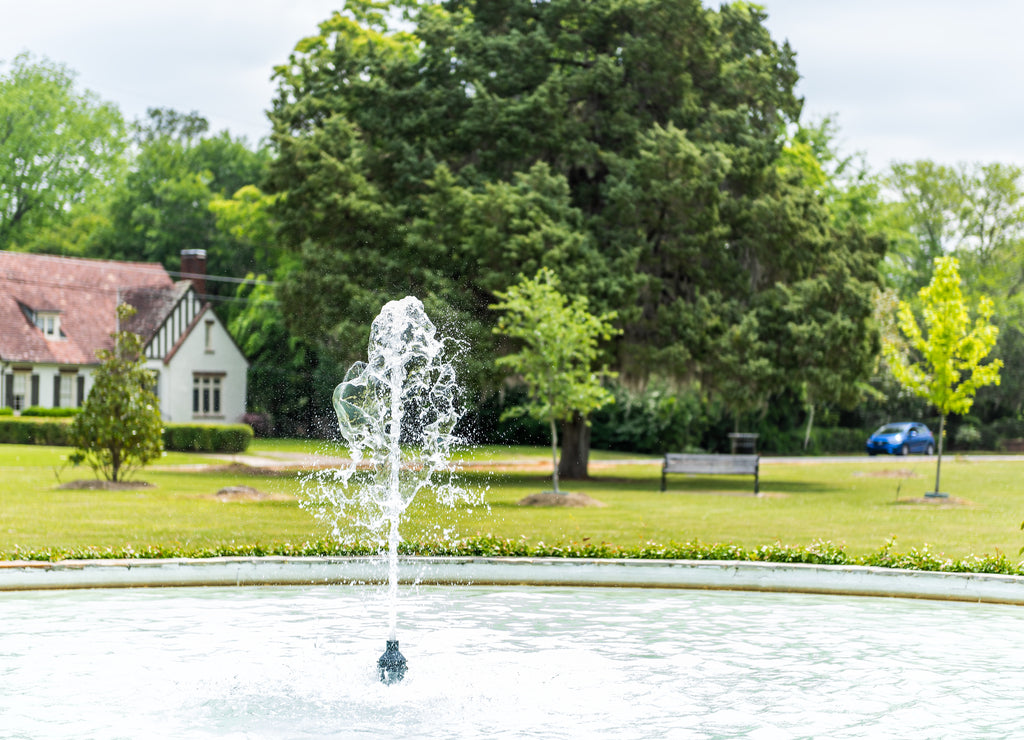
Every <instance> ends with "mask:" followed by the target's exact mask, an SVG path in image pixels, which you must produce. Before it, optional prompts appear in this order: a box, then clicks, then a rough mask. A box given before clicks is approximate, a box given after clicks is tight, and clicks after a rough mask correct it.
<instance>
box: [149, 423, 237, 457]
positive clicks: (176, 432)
mask: <svg viewBox="0 0 1024 740" xmlns="http://www.w3.org/2000/svg"><path fill="white" fill-rule="evenodd" d="M252 438H253V431H252V427H250V426H249V425H248V424H167V425H166V426H165V427H164V449H167V450H176V451H178V452H245V450H246V449H247V448H248V447H249V442H251V441H252Z"/></svg>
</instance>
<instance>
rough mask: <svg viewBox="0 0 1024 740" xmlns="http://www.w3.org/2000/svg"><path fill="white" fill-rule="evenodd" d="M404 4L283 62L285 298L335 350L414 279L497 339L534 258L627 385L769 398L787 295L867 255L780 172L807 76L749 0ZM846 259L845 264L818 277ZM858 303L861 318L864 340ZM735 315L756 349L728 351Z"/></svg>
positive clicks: (354, 344)
mask: <svg viewBox="0 0 1024 740" xmlns="http://www.w3.org/2000/svg"><path fill="white" fill-rule="evenodd" d="M385 6H387V7H385ZM394 6H401V7H403V8H405V9H406V10H407V13H408V24H405V25H402V27H401V28H400V29H397V28H392V27H390V26H389V25H388V24H389V21H388V18H389V17H390V16H389V15H388V13H386V12H384V11H385V10H387V9H388V8H392V9H394V8H393V7H392V6H391V5H388V4H386V3H371V2H362V3H356V4H350V5H348V6H347V9H346V11H344V12H343V13H338V14H335V15H334V16H332V17H331V18H330V19H328V20H327V21H325V22H324V23H323V24H321V26H320V33H319V34H317V35H314V36H311V37H309V38H307V39H304V40H303V41H302V42H300V43H299V45H298V46H297V47H296V51H295V53H294V54H293V55H292V57H291V58H290V59H289V61H288V63H287V64H285V65H282V66H280V67H279V68H278V69H277V72H276V75H277V81H278V86H279V89H278V94H277V97H276V99H275V101H274V105H273V109H272V111H271V114H270V115H271V119H272V121H273V123H274V134H273V140H274V143H275V145H276V147H277V149H278V151H279V157H278V158H277V159H276V160H275V162H274V164H273V167H272V169H271V175H270V178H269V179H268V191H269V192H271V193H273V194H277V195H279V196H280V197H279V198H278V200H277V201H275V206H274V209H275V213H276V215H277V217H278V218H279V219H280V221H281V223H282V225H283V230H282V234H283V236H284V237H285V238H286V240H287V242H288V243H289V244H290V245H291V246H292V247H293V248H294V249H296V250H301V253H302V255H303V259H304V260H305V261H306V262H307V264H308V268H307V269H306V270H304V271H303V272H301V273H296V274H295V279H296V282H295V283H294V284H293V285H292V286H291V287H289V286H285V290H283V291H282V300H283V306H284V308H285V311H286V314H288V315H289V316H291V317H293V318H292V321H293V322H294V323H295V325H296V326H298V327H299V328H300V329H301V330H303V331H307V332H309V331H314V330H315V331H319V332H320V334H321V336H323V337H325V338H327V339H328V341H331V342H335V343H336V344H337V346H338V349H339V351H345V346H346V345H348V346H351V348H352V350H350V351H358V348H359V347H361V345H362V344H363V343H364V342H363V341H362V339H361V335H360V333H359V331H356V330H354V329H355V327H356V325H362V326H368V324H369V320H370V319H371V318H372V316H373V315H375V313H376V310H377V309H378V308H379V306H380V304H381V303H382V302H383V301H384V300H386V299H388V298H395V297H398V296H399V295H401V294H404V293H407V292H413V293H421V294H424V298H425V303H427V305H428V307H431V306H433V307H435V310H439V311H441V312H443V313H450V314H452V315H455V316H458V317H459V319H460V322H461V323H463V324H464V325H466V326H470V327H474V329H473V330H474V331H475V332H476V333H477V334H478V335H479V337H480V338H481V341H484V342H486V340H485V339H484V337H486V335H488V334H489V331H487V329H488V328H489V327H490V326H492V325H493V321H494V319H493V317H490V316H489V315H488V311H487V306H488V305H489V304H491V303H493V302H494V298H495V296H496V291H503V290H505V289H506V288H507V287H508V286H509V285H510V284H511V283H512V282H513V280H514V279H515V276H516V275H517V274H521V273H522V274H533V273H534V272H535V270H536V269H537V267H538V266H544V267H548V268H550V269H552V270H553V271H555V272H556V273H557V274H558V275H559V276H560V277H561V279H562V280H563V282H564V284H566V285H571V290H572V291H573V292H579V293H582V294H585V295H586V296H587V297H588V299H589V301H590V304H591V305H592V306H594V307H595V308H596V310H598V311H606V310H616V311H618V313H619V316H620V317H621V320H622V322H623V325H624V328H625V330H626V331H625V334H624V335H623V337H622V338H621V340H620V341H619V342H618V343H617V346H616V347H615V348H614V349H613V352H614V355H615V361H616V362H617V364H618V365H619V366H620V367H621V368H622V369H623V370H624V371H625V372H626V373H627V374H629V375H633V376H637V377H639V378H640V379H643V378H645V377H646V376H647V375H649V374H651V373H653V372H664V373H667V374H672V375H675V376H676V377H678V378H684V379H690V380H696V379H702V380H703V382H704V383H705V384H707V387H709V388H710V389H711V390H714V391H717V392H718V393H719V394H720V395H722V396H723V397H728V398H733V397H735V396H734V394H733V393H732V392H731V390H732V386H729V385H728V382H729V381H728V379H729V378H733V379H736V383H734V385H735V386H736V387H741V386H742V387H743V388H745V389H746V390H747V391H749V392H750V393H751V394H753V400H752V401H751V405H752V406H754V407H756V406H757V405H758V404H761V403H763V399H764V397H765V392H766V390H765V389H766V388H767V387H769V385H770V384H769V382H768V380H769V378H768V376H766V377H765V378H763V379H757V380H756V381H752V382H747V383H744V378H745V377H749V374H750V369H751V368H760V367H765V366H773V363H774V362H775V359H776V357H777V355H778V354H779V353H778V347H777V342H778V341H779V338H780V336H781V335H780V334H779V332H778V331H777V329H778V326H779V325H780V321H781V320H782V319H781V316H782V312H781V310H780V309H779V303H778V301H776V300H774V299H773V298H771V294H772V293H773V292H774V291H775V289H776V286H777V285H778V284H780V283H781V284H790V283H793V282H797V281H801V280H805V279H808V278H812V277H815V276H821V275H824V274H825V273H826V272H828V274H829V275H830V276H831V277H832V278H833V279H840V278H843V277H844V276H845V275H847V274H854V273H856V274H857V275H860V263H861V262H863V263H865V264H869V263H872V261H874V262H877V260H878V258H879V250H878V249H877V245H876V244H875V243H874V242H869V241H867V240H863V239H857V238H854V237H851V235H850V234H851V232H850V231H849V230H848V229H846V228H845V227H842V228H840V227H835V228H833V227H831V226H830V225H829V223H828V219H829V212H828V211H827V210H826V209H824V208H822V201H823V196H822V195H820V194H819V193H816V192H815V190H814V188H813V187H811V186H810V185H808V184H807V183H806V182H804V181H803V180H802V179H801V178H800V177H799V176H796V175H794V174H792V173H787V172H786V171H784V170H785V168H784V167H782V166H781V157H782V153H783V151H784V148H785V146H786V142H787V132H788V130H789V128H790V127H791V126H792V125H793V124H794V123H795V122H796V121H797V120H798V117H799V113H800V107H801V101H800V100H799V99H798V98H797V97H796V95H795V94H794V91H793V86H794V85H795V83H796V80H797V72H796V65H795V60H794V55H793V52H792V50H791V49H790V48H789V47H788V45H785V44H782V45H780V44H777V43H776V42H775V41H774V40H773V39H772V38H771V36H770V35H769V33H768V31H767V30H766V28H765V26H764V20H765V15H764V13H763V12H762V11H761V10H760V9H758V8H757V6H754V5H751V4H747V3H734V4H727V5H723V6H722V7H721V8H720V9H718V10H711V9H708V8H705V7H704V5H703V4H702V3H701V2H700V1H699V0H653V1H652V0H594V1H593V2H587V3H581V2H579V0H551V1H550V2H545V3H534V2H528V1H527V0H510V1H508V2H500V3H493V2H479V1H476V0H450V1H448V2H442V3H437V4H434V3H430V4H412V3H395V4H394ZM410 28H411V29H412V30H411V31H410V30H408V29H410ZM844 259H852V260H853V261H854V262H855V263H856V265H855V269H850V270H844V269H831V268H827V267H826V266H827V265H830V264H832V263H833V262H835V261H836V260H840V261H841V260H844ZM839 287H840V289H842V286H839ZM864 294H865V293H864V292H863V291H860V290H859V289H857V290H854V291H853V298H851V301H852V302H856V301H857V300H861V301H862V302H864V305H863V306H860V304H858V306H857V308H856V312H855V315H854V317H853V318H854V322H853V323H854V324H855V325H856V327H857V328H858V330H859V331H860V332H861V333H862V334H870V332H871V331H872V329H871V327H870V326H869V325H868V324H867V322H864V321H859V322H858V321H857V317H859V316H862V315H866V314H867V313H869V312H870V301H869V300H867V299H866V298H863V295H864ZM838 305H840V306H841V307H842V306H845V305H848V303H840V304H838ZM862 308H863V309H864V310H861V309H862ZM313 316H316V317H319V319H320V321H321V322H322V325H323V326H318V327H314V326H312V325H311V324H312V322H310V321H309V320H308V319H309V317H313ZM788 316H789V317H790V319H792V318H793V317H796V318H797V319H799V314H798V313H796V312H790V313H789V314H788ZM736 326H742V327H743V328H744V336H743V337H741V338H740V339H741V340H742V342H743V351H742V352H740V351H735V352H727V351H726V350H728V349H730V347H732V346H734V345H735V344H736V342H735V340H736V339H737V338H736V337H735V336H734V327H736ZM807 336H808V337H809V341H817V340H818V337H817V336H816V335H814V334H813V333H811V332H808V333H807ZM858 341H859V340H858ZM488 351H490V348H489V347H488ZM858 362H859V359H858ZM489 364H490V363H486V362H480V363H478V367H480V368H484V367H487V366H488V365H489ZM483 375H484V373H483V372H481V379H480V383H481V384H485V383H487V382H490V383H492V386H491V387H493V383H494V381H495V379H494V378H493V377H491V378H484V377H483ZM770 377H771V382H772V383H774V382H776V381H781V382H787V381H786V375H785V374H784V373H778V372H774V373H772V374H770ZM479 390H481V391H482V392H485V391H486V386H485V385H481V387H480V388H479ZM568 424H569V425H570V426H572V425H575V426H576V427H577V429H579V428H580V426H581V425H582V424H583V422H582V420H580V419H574V420H572V421H570V422H568ZM564 431H565V430H563V437H565V436H566V435H565V434H564Z"/></svg>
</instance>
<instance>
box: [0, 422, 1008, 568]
mask: <svg viewBox="0 0 1024 740" xmlns="http://www.w3.org/2000/svg"><path fill="white" fill-rule="evenodd" d="M279 442H280V441H279V440H274V441H272V442H270V443H266V442H261V443H259V444H257V445H255V446H254V448H252V449H250V453H252V454H253V455H259V454H266V453H268V452H274V451H276V452H321V453H322V452H324V451H325V450H324V448H323V446H322V445H321V444H320V443H315V442H306V441H295V442H294V443H293V442H287V443H286V444H285V445H281V444H279ZM67 453H68V450H67V448H60V447H31V446H30V447H26V446H18V445H0V552H2V553H7V554H10V553H12V552H14V551H15V549H16V548H24V549H29V550H37V549H43V548H81V547H96V548H107V547H111V548H124V547H129V546H130V547H133V548H137V549H139V548H143V547H147V546H162V547H180V548H184V549H190V548H206V547H215V546H220V545H231V544H234V545H246V544H261V545H269V544H273V543H282V542H292V543H301V542H303V541H306V540H309V539H316V538H321V537H324V536H326V534H327V533H326V530H325V528H324V527H323V526H322V525H321V524H319V523H318V522H317V521H316V520H315V519H314V518H313V517H312V515H311V514H309V513H308V512H307V511H305V510H304V509H302V508H300V506H299V500H300V499H301V498H302V495H303V494H302V490H303V477H304V475H303V474H302V473H296V472H292V473H269V472H263V473H260V472H259V471H255V472H254V471H248V470H246V469H245V468H244V467H243V466H234V467H232V466H229V465H225V464H224V461H222V460H217V459H215V458H212V457H210V456H200V455H187V454H184V453H172V454H169V455H168V456H167V457H165V458H163V459H162V460H161V461H160V463H159V465H158V466H154V467H151V468H149V469H146V470H143V471H141V472H140V473H139V474H138V475H137V476H136V477H137V478H138V479H141V480H145V481H147V482H149V483H152V484H153V487H151V488H145V489H135V490H127V491H96V490H60V489H58V487H57V486H58V484H59V482H60V481H63V482H67V481H69V480H72V479H78V478H90V477H91V471H89V470H88V469H87V468H84V469H83V468H81V467H79V468H75V469H72V468H69V467H67V466H66V455H67ZM549 454H550V453H549V451H548V450H545V449H544V448H501V449H493V450H488V449H487V448H484V449H477V450H475V451H472V452H471V453H470V454H468V455H467V459H469V460H470V461H471V462H473V463H474V465H475V466H474V467H471V468H468V469H467V471H466V472H465V473H464V474H463V476H462V480H463V482H464V484H465V485H466V487H468V488H470V489H471V490H474V491H482V492H483V498H484V500H485V501H486V503H487V506H484V507H476V508H475V509H473V510H465V509H457V510H454V511H453V510H449V509H447V508H444V507H441V506H439V505H438V504H437V503H436V502H434V501H433V500H432V499H431V497H430V496H429V495H421V496H420V497H419V498H418V499H417V500H416V502H415V503H414V504H413V506H412V507H411V509H410V511H409V512H408V519H407V521H406V523H405V524H404V525H403V527H404V529H403V534H404V536H405V537H406V538H407V539H420V538H433V537H434V536H437V535H438V534H440V533H442V532H445V531H447V532H454V533H456V534H458V535H461V536H474V535H493V536H497V537H503V538H510V539H520V538H524V539H525V540H526V541H528V542H532V543H537V542H545V543H547V544H554V543H558V542H563V543H568V542H593V543H608V544H612V545H620V546H630V545H637V544H643V543H646V542H657V543H669V542H704V543H733V544H737V545H741V546H743V547H747V548H754V547H758V546H760V545H766V544H773V543H776V542H778V543H781V544H784V545H807V544H810V543H811V542H813V541H815V540H819V539H821V540H831V541H832V542H835V543H837V544H841V545H843V546H845V547H846V549H847V551H848V552H850V553H851V554H854V555H857V554H866V553H868V552H872V551H875V550H878V549H879V548H881V547H882V546H883V545H885V543H886V541H888V540H889V539H890V538H895V540H896V548H897V549H898V550H909V549H911V548H918V549H920V548H923V547H925V546H928V547H930V548H931V549H932V550H933V551H934V552H936V553H943V554H945V555H947V556H949V557H955V558H960V557H965V556H968V555H971V554H974V555H991V554H997V553H999V552H1002V553H1005V554H1007V555H1008V556H1010V557H1011V558H1013V559H1016V558H1017V553H1018V550H1019V548H1020V546H1021V544H1022V543H1024V533H1022V532H1021V531H1020V528H1019V527H1020V523H1021V519H1024V463H1021V462H1014V461H1009V460H1005V461H976V460H972V459H971V458H969V457H966V458H954V457H947V458H945V459H944V460H943V466H942V470H943V477H942V481H943V484H942V488H943V490H944V491H947V492H948V493H950V495H951V496H952V497H953V499H951V501H950V502H948V503H946V504H942V503H931V504H923V503H910V502H909V501H910V500H912V499H919V498H920V497H921V496H923V494H924V493H925V492H926V491H928V490H931V489H932V488H933V486H934V473H935V460H934V458H918V457H914V458H887V459H875V460H872V459H869V458H867V457H863V458H860V457H853V458H849V460H846V461H843V462H824V461H815V460H813V459H807V458H804V459H794V460H787V461H767V460H766V461H764V462H763V463H762V466H761V491H762V495H761V496H759V497H754V496H753V495H752V488H753V486H752V479H751V478H750V477H749V476H737V477H693V476H683V475H675V476H670V477H669V486H668V488H669V490H668V492H666V493H661V492H660V491H659V488H660V477H661V474H660V462H659V461H658V460H657V459H653V458H652V459H647V460H644V459H637V458H634V459H633V461H632V462H630V463H628V464H616V463H615V461H616V460H619V459H622V458H623V457H624V456H623V455H621V454H619V453H600V454H595V455H594V457H593V461H592V465H591V475H592V478H591V479H590V480H587V481H578V482H577V481H566V482H563V488H565V489H567V490H570V491H578V492H581V493H586V494H588V495H589V496H591V497H592V498H594V499H597V500H598V501H600V502H602V503H604V504H605V506H604V507H601V508H582V509H563V508H526V507H522V506H519V505H518V502H519V501H520V500H521V499H522V498H523V497H525V496H527V495H529V494H531V493H537V492H539V491H542V490H548V489H550V462H549V460H548V456H549ZM236 460H237V461H244V460H245V456H238V457H237V458H236ZM488 460H492V461H494V463H495V464H494V466H493V468H490V467H480V466H481V465H483V463H484V462H486V461H488ZM510 461H515V462H522V461H527V462H528V463H529V464H527V465H524V466H518V465H510V464H509V463H510ZM204 465H205V466H208V467H205V468H203V466H204ZM175 466H179V467H175ZM237 485H247V486H252V487H254V488H256V489H258V490H259V491H261V492H263V493H265V494H267V495H268V498H267V499H265V500H254V501H235V502H225V501H222V500H220V499H218V497H217V496H216V492H217V491H218V490H219V489H220V488H224V487H227V486H237ZM346 534H347V536H349V537H351V538H352V539H356V538H358V537H359V536H360V533H359V532H354V531H353V532H347V533H346Z"/></svg>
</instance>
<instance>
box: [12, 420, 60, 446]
mask: <svg viewBox="0 0 1024 740" xmlns="http://www.w3.org/2000/svg"><path fill="white" fill-rule="evenodd" d="M68 430H69V426H68V423H67V421H66V420H61V421H58V420H53V421H50V420H42V419H39V418H32V417H29V418H27V419H26V418H22V417H11V418H4V419H0V444H16V445H62V446H67V445H69V444H70V441H69V436H68Z"/></svg>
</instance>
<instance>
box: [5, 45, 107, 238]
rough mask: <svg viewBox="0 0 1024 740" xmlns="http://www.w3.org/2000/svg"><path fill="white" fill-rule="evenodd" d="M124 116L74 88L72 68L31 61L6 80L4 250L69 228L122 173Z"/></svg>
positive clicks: (20, 62) (17, 64)
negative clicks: (80, 209)
mask: <svg viewBox="0 0 1024 740" xmlns="http://www.w3.org/2000/svg"><path fill="white" fill-rule="evenodd" d="M125 145H126V141H125V137H124V122H123V120H122V118H121V114H120V112H119V111H118V110H117V108H116V107H115V106H113V105H111V104H109V103H104V102H102V101H100V100H99V98H98V97H97V96H96V95H95V94H93V93H91V92H89V91H79V90H77V89H76V87H75V75H74V73H73V72H72V71H71V70H69V69H68V68H67V67H65V66H64V65H61V64H56V63H54V62H50V61H48V60H46V59H43V60H39V61H36V60H34V59H33V58H32V57H31V56H29V55H28V54H20V55H18V56H17V57H15V58H14V61H13V62H12V63H11V64H10V67H9V69H8V70H7V73H6V74H3V75H0V249H9V248H11V247H12V246H16V245H19V244H23V243H25V242H27V241H30V240H31V239H32V238H33V236H34V232H36V231H38V230H39V229H41V228H44V227H49V226H55V225H57V224H61V223H66V222H67V220H68V214H69V213H70V212H71V209H72V207H73V206H75V205H76V204H81V203H83V202H84V201H85V200H86V199H88V198H90V197H93V196H95V195H96V194H97V192H99V191H101V190H103V189H104V188H106V187H108V186H109V185H110V184H111V182H112V181H113V180H115V179H116V178H117V176H118V175H119V173H120V172H121V167H122V165H123V161H122V152H123V151H124V148H125Z"/></svg>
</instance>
